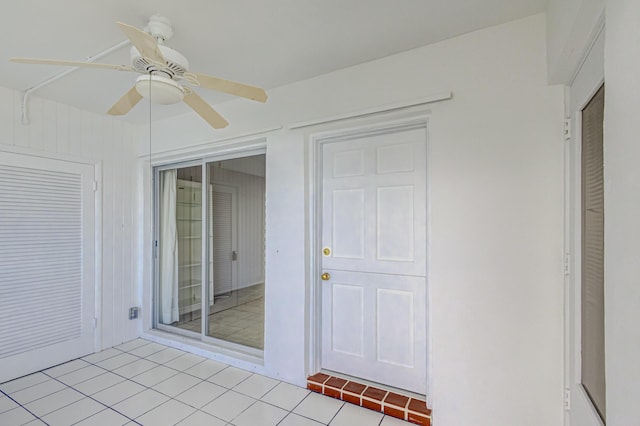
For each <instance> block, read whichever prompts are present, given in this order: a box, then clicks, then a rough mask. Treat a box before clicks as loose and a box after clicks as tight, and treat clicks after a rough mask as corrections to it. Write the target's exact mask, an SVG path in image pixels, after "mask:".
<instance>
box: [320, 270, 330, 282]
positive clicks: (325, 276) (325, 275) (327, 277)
mask: <svg viewBox="0 0 640 426" xmlns="http://www.w3.org/2000/svg"><path fill="white" fill-rule="evenodd" d="M320 278H322V281H328V280H329V278H331V275H329V273H328V272H325V273H324V274H322V275H320Z"/></svg>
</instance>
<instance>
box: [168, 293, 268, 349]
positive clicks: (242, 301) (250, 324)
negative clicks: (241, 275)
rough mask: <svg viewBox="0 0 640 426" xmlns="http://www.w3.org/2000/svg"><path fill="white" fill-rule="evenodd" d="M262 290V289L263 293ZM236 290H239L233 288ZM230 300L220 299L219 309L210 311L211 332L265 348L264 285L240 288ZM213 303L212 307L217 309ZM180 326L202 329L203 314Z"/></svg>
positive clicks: (242, 343)
mask: <svg viewBox="0 0 640 426" xmlns="http://www.w3.org/2000/svg"><path fill="white" fill-rule="evenodd" d="M260 292H261V293H260ZM232 293H236V292H232ZM237 293H240V294H239V295H236V294H234V295H233V297H232V298H230V299H229V300H225V299H221V300H220V301H219V302H216V303H217V304H216V305H214V306H215V307H218V306H219V307H218V308H217V309H219V310H217V311H215V312H214V313H213V314H210V315H209V330H210V332H209V335H210V336H211V337H215V338H217V339H222V340H226V341H228V342H233V343H238V344H240V345H245V346H250V347H252V348H256V349H264V285H260V286H253V287H250V288H249V290H248V291H244V293H246V295H244V294H243V291H242V290H241V291H238V292H237ZM214 306H212V307H211V310H212V311H213V310H214ZM177 327H179V328H182V329H185V330H191V331H195V332H198V333H199V332H200V329H201V327H202V323H201V320H200V315H199V314H198V315H196V316H195V318H194V319H193V320H190V321H184V322H182V323H180V324H178V325H177Z"/></svg>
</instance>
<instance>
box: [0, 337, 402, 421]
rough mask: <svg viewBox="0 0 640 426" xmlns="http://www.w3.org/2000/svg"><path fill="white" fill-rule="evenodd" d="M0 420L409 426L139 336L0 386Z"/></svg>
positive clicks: (393, 419)
mask: <svg viewBox="0 0 640 426" xmlns="http://www.w3.org/2000/svg"><path fill="white" fill-rule="evenodd" d="M0 425H3V426H14V425H16V426H17V425H29V426H34V425H52V426H56V425H64V426H69V425H89V426H101V425H105V426H113V425H152V426H163V425H181V426H187V425H207V426H225V425H227V426H229V425H233V426H276V425H278V426H319V425H332V426H394V425H395V426H407V425H408V423H406V422H404V421H401V420H398V419H395V418H393V417H388V416H385V415H384V414H382V413H378V412H374V411H371V410H368V409H366V408H362V407H358V406H355V405H352V404H348V403H344V402H342V401H339V400H336V399H333V398H330V397H327V396H324V395H319V394H317V393H313V392H310V391H308V390H307V389H304V388H299V387H297V386H293V385H290V384H288V383H284V382H279V381H277V380H274V379H271V378H268V377H264V376H261V375H258V374H253V373H250V372H248V371H245V370H241V369H238V368H235V367H231V366H228V365H226V364H222V363H220V362H216V361H213V360H209V359H206V358H203V357H200V356H197V355H193V354H190V353H187V352H183V351H180V350H177V349H173V348H169V347H166V346H163V345H160V344H157V343H152V342H149V341H147V340H143V339H136V340H132V341H130V342H127V343H125V344H123V345H120V346H117V347H115V348H111V349H107V350H105V351H102V352H99V353H96V354H93V355H89V356H86V357H84V358H81V359H77V360H74V361H70V362H67V363H65V364H61V365H58V366H56V367H53V368H50V369H47V370H43V371H40V372H37V373H34V374H31V375H29V376H25V377H21V378H19V379H15V380H12V381H9V382H5V383H2V384H0Z"/></svg>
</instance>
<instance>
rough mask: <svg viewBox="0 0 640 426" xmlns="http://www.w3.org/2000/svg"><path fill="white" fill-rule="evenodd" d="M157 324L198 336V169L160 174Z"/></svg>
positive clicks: (190, 168)
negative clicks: (176, 327) (188, 331)
mask: <svg viewBox="0 0 640 426" xmlns="http://www.w3.org/2000/svg"><path fill="white" fill-rule="evenodd" d="M159 176H160V179H159V181H160V188H159V199H160V203H159V206H160V207H159V211H158V213H159V223H158V225H159V226H158V228H159V229H158V231H159V232H158V234H159V243H160V244H159V247H158V248H159V250H158V252H159V255H158V257H159V274H158V275H159V277H158V278H159V280H158V281H159V291H158V298H157V299H158V304H159V306H158V323H159V324H163V325H170V326H178V327H180V328H183V329H185V330H190V331H194V332H198V333H199V332H200V330H201V329H202V327H201V325H200V321H199V319H200V317H201V311H202V303H201V301H202V177H201V176H202V173H201V167H200V166H193V167H184V168H179V169H169V170H163V171H161V172H160V174H159Z"/></svg>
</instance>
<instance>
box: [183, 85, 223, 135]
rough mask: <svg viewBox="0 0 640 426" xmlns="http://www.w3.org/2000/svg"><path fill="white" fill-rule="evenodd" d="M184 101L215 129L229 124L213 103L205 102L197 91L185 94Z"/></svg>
mask: <svg viewBox="0 0 640 426" xmlns="http://www.w3.org/2000/svg"><path fill="white" fill-rule="evenodd" d="M184 102H185V103H186V104H187V105H189V106H190V107H191V109H193V110H194V111H195V112H197V113H198V115H199V116H200V117H202V118H204V119H205V121H206V122H207V123H209V124H210V125H211V127H213V128H214V129H222V128H225V127H227V125H228V124H229V123H228V122H227V120H225V119H224V118H223V117H222V116H221V115H220V114H218V112H217V111H216V110H214V109H213V108H211V105H209V104H208V103H206V102H205V100H204V99H202V98H201V97H200V96H198V95H197V94H196V93H195V92H193V91H191V93H187V94H185V96H184Z"/></svg>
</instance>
